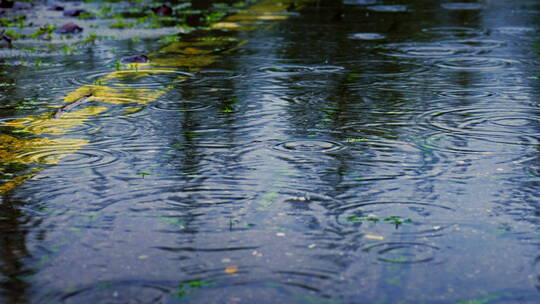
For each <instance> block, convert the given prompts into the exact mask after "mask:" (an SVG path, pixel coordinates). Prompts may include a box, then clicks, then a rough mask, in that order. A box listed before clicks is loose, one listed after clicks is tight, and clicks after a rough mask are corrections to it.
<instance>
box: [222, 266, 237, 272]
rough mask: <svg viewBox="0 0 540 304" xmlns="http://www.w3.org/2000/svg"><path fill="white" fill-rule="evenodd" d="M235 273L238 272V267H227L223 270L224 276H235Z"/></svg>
mask: <svg viewBox="0 0 540 304" xmlns="http://www.w3.org/2000/svg"><path fill="white" fill-rule="evenodd" d="M237 271H238V267H236V266H227V267H226V268H225V273H226V274H235V273H236V272H237Z"/></svg>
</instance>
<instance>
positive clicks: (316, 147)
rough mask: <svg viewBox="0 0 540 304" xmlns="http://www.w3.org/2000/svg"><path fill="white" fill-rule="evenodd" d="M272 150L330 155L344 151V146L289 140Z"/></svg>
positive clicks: (331, 142) (322, 141) (323, 142)
mask: <svg viewBox="0 0 540 304" xmlns="http://www.w3.org/2000/svg"><path fill="white" fill-rule="evenodd" d="M274 149H276V150H279V151H283V152H292V153H310V152H315V153H330V152H338V151H340V150H343V149H345V146H344V145H342V144H340V143H338V142H334V141H327V140H291V141H285V142H281V143H279V144H277V145H275V146H274Z"/></svg>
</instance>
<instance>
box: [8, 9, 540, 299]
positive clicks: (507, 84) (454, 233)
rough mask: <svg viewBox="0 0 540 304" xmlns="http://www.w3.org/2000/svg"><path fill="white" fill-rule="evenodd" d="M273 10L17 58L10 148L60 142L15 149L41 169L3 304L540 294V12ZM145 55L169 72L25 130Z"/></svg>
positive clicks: (124, 85) (12, 248)
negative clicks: (237, 20)
mask: <svg viewBox="0 0 540 304" xmlns="http://www.w3.org/2000/svg"><path fill="white" fill-rule="evenodd" d="M268 16H271V18H270V17H268ZM268 16H265V17H264V18H259V19H257V20H258V21H257V22H256V23H254V24H256V29H255V30H249V31H247V30H246V31H244V30H239V31H230V32H227V34H226V35H225V38H226V39H225V38H223V37H221V38H220V39H221V41H222V42H221V43H218V44H215V45H210V44H208V43H207V42H206V43H205V42H203V41H208V39H202V38H201V37H195V38H192V39H193V40H190V41H191V42H190V43H191V44H190V45H189V47H190V48H192V49H189V50H188V49H187V47H185V46H182V45H177V46H176V47H177V48H176V49H175V50H177V51H175V52H176V53H174V52H171V51H170V50H171V48H169V49H168V51H165V50H164V49H163V46H162V45H158V44H157V43H155V42H153V41H152V40H143V42H144V43H138V44H133V43H132V42H131V41H132V40H129V39H127V40H126V39H119V40H115V41H104V42H101V43H98V44H97V46H96V47H95V48H91V49H88V50H86V51H85V52H82V53H79V54H75V55H72V56H66V55H64V54H56V55H52V56H49V57H45V58H44V59H43V63H44V64H43V66H41V67H40V68H36V66H35V65H26V66H25V65H24V64H16V63H15V61H14V60H13V56H15V55H16V56H15V57H17V56H21V55H20V54H17V53H15V55H13V52H11V51H6V52H5V53H4V52H3V51H2V52H3V53H1V54H3V55H2V56H4V57H3V58H4V59H3V60H2V61H1V66H0V71H2V72H3V71H6V73H2V74H0V78H1V80H2V83H3V87H2V93H1V94H0V101H1V103H2V109H1V110H0V114H1V117H0V120H1V121H2V123H8V125H5V126H3V127H2V132H3V134H4V135H6V136H9V137H5V138H4V139H3V140H2V141H3V142H5V144H4V143H2V145H3V148H4V149H7V147H13V146H14V144H13V143H14V142H16V141H15V140H14V139H13V138H16V139H19V140H21V141H22V142H24V143H27V142H28V141H30V140H34V139H36V138H38V139H39V138H48V139H51V140H54V142H53V143H47V144H46V145H45V144H41V143H40V144H36V142H35V141H33V142H32V141H30V142H31V143H32V144H28V145H30V147H31V148H30V149H23V148H21V149H22V151H23V152H20V151H19V150H16V149H15V151H13V153H14V154H15V155H16V156H17V159H19V160H12V159H9V158H7V157H6V158H5V159H2V161H3V162H4V165H3V167H2V171H1V172H0V173H2V179H3V180H5V181H6V182H7V181H9V180H11V179H12V177H13V174H15V175H16V174H23V173H25V174H26V173H29V172H31V170H32V168H34V167H36V166H39V167H40V168H41V169H42V170H41V171H39V172H32V174H33V177H32V178H29V179H28V180H26V181H25V182H24V183H22V184H21V185H19V186H17V187H15V188H14V189H13V190H12V191H9V192H6V193H5V194H4V195H3V196H2V198H1V207H0V229H1V231H2V234H3V235H4V237H3V238H2V243H1V245H0V273H1V275H0V280H1V282H2V283H1V285H0V287H1V288H0V291H1V292H0V294H1V297H2V299H3V300H2V301H4V302H6V303H538V302H539V299H540V294H539V293H538V289H537V286H538V285H539V283H540V282H539V279H538V278H539V275H540V273H539V271H540V269H539V268H538V265H537V262H538V258H539V255H538V244H539V240H540V235H539V233H538V231H539V228H540V227H539V224H540V222H539V220H538V214H539V213H538V206H539V203H540V201H539V199H538V196H537V190H535V189H538V188H536V187H538V186H539V185H540V162H539V161H540V159H539V157H538V152H539V151H538V147H539V144H540V142H539V140H540V118H539V114H540V107H539V103H538V101H537V100H538V98H539V96H540V91H539V89H540V86H539V81H540V80H539V78H538V77H539V74H538V73H539V72H540V71H539V65H538V57H539V54H540V53H539V48H538V41H539V40H540V27H539V25H538V22H537V20H540V19H539V18H540V6H538V5H537V3H536V2H535V1H528V0H520V1H488V2H448V1H436V2H432V1H406V2H403V3H401V2H399V3H397V2H392V1H388V2H385V1H367V0H356V1H344V3H339V1H322V2H320V3H319V4H317V3H311V4H310V5H308V6H307V7H305V8H303V9H302V10H300V11H298V12H285V11H284V12H282V13H281V15H279V14H278V15H268ZM277 16H279V18H278V17H277ZM282 16H285V17H283V18H282ZM250 22H252V21H250ZM226 25H227V24H226ZM250 25H253V24H252V23H250ZM228 26H231V25H230V24H228ZM205 45H206V46H205ZM208 45H210V47H208ZM205 47H206V50H215V49H219V48H221V49H220V50H221V51H222V50H224V49H230V50H229V51H227V52H221V51H220V52H219V53H218V54H216V55H215V56H214V55H212V56H213V57H209V55H201V53H200V52H199V53H196V54H194V53H193V52H194V51H193V49H195V48H199V49H202V50H205ZM233 47H234V49H233ZM113 49H116V52H118V53H114V52H113ZM160 50H161V52H162V54H161V53H160ZM142 51H144V52H146V53H151V54H153V56H154V57H152V60H153V59H154V58H156V59H155V60H154V62H155V65H154V67H153V68H154V69H157V68H159V69H169V70H167V71H168V72H166V73H165V72H159V73H157V72H155V73H154V72H148V74H145V77H136V75H135V74H134V75H135V76H134V75H131V74H129V73H127V74H126V75H116V76H115V77H114V79H113V80H111V81H110V82H109V83H107V84H106V85H108V86H109V87H114V88H116V89H117V91H114V92H115V93H114V94H113V93H110V92H109V93H107V94H108V95H103V96H106V97H102V98H101V99H97V100H93V101H90V102H88V103H85V104H84V105H82V106H81V107H80V108H79V107H78V108H76V110H83V109H87V112H81V113H80V114H77V115H78V116H77V115H74V116H73V117H71V116H69V115H68V116H67V117H65V118H62V119H60V120H58V121H57V122H56V123H60V122H59V121H62V123H66V124H67V122H72V124H70V125H69V126H70V127H69V128H68V127H67V125H66V127H65V128H60V129H54V128H52V127H50V126H48V125H46V124H45V123H36V124H33V123H28V124H30V125H31V126H32V127H31V128H30V127H28V128H29V129H25V130H26V132H17V130H20V126H19V125H16V124H13V120H14V119H16V118H19V119H21V118H22V119H28V118H27V117H29V115H30V116H32V115H34V116H35V115H39V114H42V113H45V114H46V113H51V111H52V112H54V111H55V109H57V108H54V107H58V106H60V105H62V98H64V96H66V95H68V94H69V93H70V92H72V91H74V90H77V89H78V88H80V87H81V86H84V85H92V84H96V81H97V80H99V79H103V77H106V75H109V73H111V72H114V62H115V60H117V58H120V57H121V56H122V55H123V54H132V53H136V52H142ZM10 54H11V55H10ZM160 54H161V55H160ZM10 56H11V57H10ZM189 56H192V57H189ZM194 56H199V57H196V59H195V57H194ZM205 56H206V57H205ZM17 58H18V57H17ZM17 60H18V59H17ZM160 60H161V61H160ZM205 60H206V61H205ZM18 62H19V63H20V60H19V61H18ZM186 62H187V63H186ZM170 69H173V70H172V71H171V70H170ZM138 72H139V71H137V73H138ZM51 74H54V75H56V76H55V79H51V78H50V76H49V75H51ZM137 75H140V74H137ZM129 89H132V90H131V91H129ZM118 90H120V91H118ZM145 90H148V91H145ZM118 92H120V93H118ZM152 92H154V93H155V92H160V93H159V94H154V93H152ZM117 93H118V94H117ZM103 94H105V93H103ZM115 94H116V95H115ZM130 94H131V95H130ZM30 101H31V102H30ZM51 106H52V107H53V108H52V110H51ZM9 122H11V125H10V124H9ZM56 127H57V126H56ZM38 131H39V132H38ZM61 131H62V132H61ZM4 135H2V136H4ZM23 140H24V141H23ZM66 145H67V146H68V147H67V148H66V147H65V146H66ZM70 147H71V148H70ZM11 149H12V150H13V149H14V148H11Z"/></svg>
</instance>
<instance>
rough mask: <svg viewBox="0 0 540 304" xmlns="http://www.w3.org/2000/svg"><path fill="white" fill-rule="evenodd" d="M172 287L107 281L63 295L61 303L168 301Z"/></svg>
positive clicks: (135, 303)
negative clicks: (104, 300)
mask: <svg viewBox="0 0 540 304" xmlns="http://www.w3.org/2000/svg"><path fill="white" fill-rule="evenodd" d="M171 290H172V288H170V287H163V286H160V285H157V284H151V283H148V284H146V283H138V282H107V283H106V284H96V285H94V286H90V287H83V288H79V289H77V290H75V291H73V292H70V293H68V294H65V295H63V296H61V298H60V302H59V303H65V304H70V303H98V302H101V301H103V299H107V301H106V302H107V303H111V304H113V303H119V304H120V303H133V304H137V303H141V304H142V303H167V301H168V300H170V298H171Z"/></svg>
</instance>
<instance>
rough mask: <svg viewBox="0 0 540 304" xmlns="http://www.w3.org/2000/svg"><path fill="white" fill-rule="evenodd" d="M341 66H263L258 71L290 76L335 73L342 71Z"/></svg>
mask: <svg viewBox="0 0 540 304" xmlns="http://www.w3.org/2000/svg"><path fill="white" fill-rule="evenodd" d="M343 69H344V68H343V67H341V66H335V65H319V66H304V65H281V66H264V67H261V68H259V71H261V72H264V73H268V74H273V75H285V74H287V75H291V74H304V73H313V74H319V73H335V72H339V71H341V70H343Z"/></svg>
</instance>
